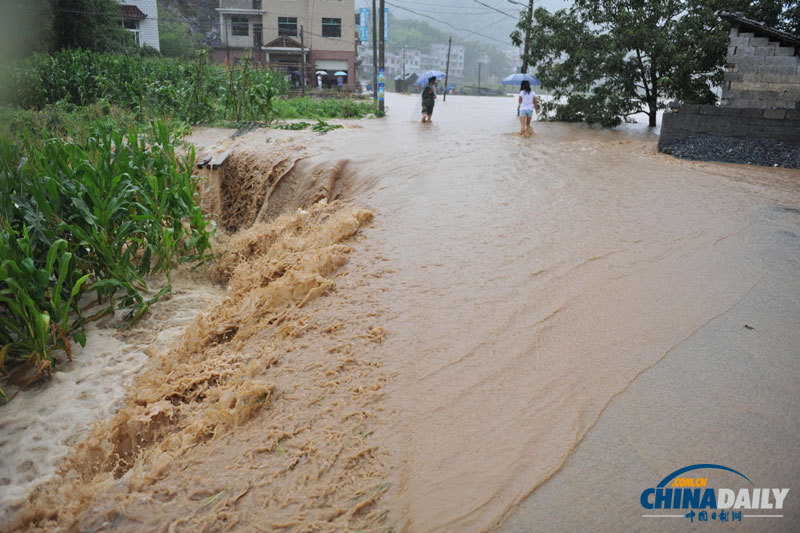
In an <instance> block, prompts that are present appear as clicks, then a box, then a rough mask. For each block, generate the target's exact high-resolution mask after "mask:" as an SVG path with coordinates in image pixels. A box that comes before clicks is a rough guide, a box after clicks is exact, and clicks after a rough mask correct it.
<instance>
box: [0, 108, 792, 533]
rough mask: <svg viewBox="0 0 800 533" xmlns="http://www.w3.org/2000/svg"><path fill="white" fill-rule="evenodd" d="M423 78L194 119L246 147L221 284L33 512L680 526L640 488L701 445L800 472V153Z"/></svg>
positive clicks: (236, 163)
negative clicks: (300, 105) (401, 88)
mask: <svg viewBox="0 0 800 533" xmlns="http://www.w3.org/2000/svg"><path fill="white" fill-rule="evenodd" d="M418 102H419V101H418V98H417V97H410V96H399V95H389V96H388V106H389V115H388V117H387V118H386V119H385V120H363V121H358V122H351V123H346V127H345V129H340V130H336V131H333V132H331V133H328V134H326V135H319V134H317V133H314V132H311V131H304V132H294V131H284V130H271V129H261V130H254V131H251V132H249V133H247V134H245V135H242V136H238V137H236V138H234V137H232V136H231V134H232V133H233V132H232V131H227V130H217V129H213V128H205V129H203V128H201V129H198V131H196V132H195V133H194V134H193V136H192V137H191V138H190V141H191V142H192V143H193V144H195V146H196V147H197V148H198V152H199V153H204V151H205V150H207V149H211V147H212V146H213V147H215V148H216V149H218V150H227V149H231V150H232V152H233V155H232V156H231V161H230V162H229V164H228V166H227V167H225V168H224V169H223V170H222V171H221V173H217V174H213V175H212V176H211V179H209V181H208V182H207V183H206V185H208V186H210V185H212V184H216V185H215V186H214V187H210V189H209V191H212V192H213V190H217V192H218V193H219V194H217V196H219V197H217V196H215V195H214V194H211V193H210V194H208V195H207V197H204V201H205V202H211V200H213V199H214V198H216V200H215V202H216V204H219V205H217V208H215V212H216V214H217V215H220V217H221V218H220V222H221V224H220V227H222V228H228V227H230V228H231V230H237V229H241V230H242V231H241V232H240V233H238V234H236V235H234V236H232V237H231V236H227V237H225V239H223V241H222V242H221V243H220V245H219V248H218V249H217V251H218V253H221V256H220V259H219V260H218V261H217V264H216V266H215V267H214V268H215V269H217V271H218V272H217V275H216V277H215V279H218V281H222V282H225V283H227V289H226V291H227V292H226V293H225V297H224V298H222V297H219V298H210V297H206V298H205V299H206V300H208V302H207V303H208V308H206V309H205V311H204V312H203V313H200V314H199V315H197V317H194V318H192V321H191V324H190V325H188V326H186V330H185V332H184V333H183V334H182V335H180V336H178V337H177V341H176V342H175V343H173V344H168V343H166V342H164V343H160V344H159V345H158V346H156V345H155V344H154V345H153V346H150V347H147V349H146V350H144V348H143V350H144V351H143V353H147V354H151V355H150V357H149V360H148V361H147V362H146V363H143V364H144V367H143V369H142V370H141V373H140V374H139V376H138V378H137V380H136V382H135V384H134V385H133V386H131V387H130V388H129V389H128V391H127V393H128V394H127V397H126V403H125V406H124V407H123V408H121V409H120V410H118V411H117V412H116V413H115V414H113V416H111V417H110V418H108V419H106V420H104V421H101V422H99V423H98V424H97V425H96V426H94V427H93V428H92V430H91V431H90V435H89V437H88V438H87V439H85V440H84V441H83V442H81V443H78V444H76V445H75V446H72V447H71V448H70V452H69V454H68V455H67V458H66V459H65V460H64V462H63V463H61V471H60V473H59V474H58V475H57V476H56V481H54V482H53V483H51V484H50V485H48V486H47V487H45V488H43V489H41V490H39V489H37V490H36V491H35V492H34V493H33V494H31V496H30V501H31V503H30V504H29V505H27V506H25V508H24V509H23V511H22V517H21V518H20V521H19V522H18V523H19V524H24V525H25V527H21V529H28V530H42V531H49V530H53V529H59V528H61V529H65V530H68V529H70V528H72V529H75V528H77V529H81V530H87V531H89V530H91V531H106V530H111V529H113V530H115V531H141V530H145V529H153V530H155V529H157V528H162V529H164V530H167V529H169V530H177V531H199V530H210V531H220V530H225V531H227V530H234V529H237V528H238V529H242V530H248V531H249V530H270V531H307V530H321V531H342V530H364V531H382V530H385V528H387V527H392V528H393V529H394V530H397V531H410V532H417V531H448V532H449V531H458V532H461V531H469V532H472V531H486V530H502V531H514V532H516V531H530V530H552V531H556V530H585V529H587V525H588V524H589V523H591V524H593V526H594V529H597V530H601V531H612V530H614V531H615V530H619V529H620V528H619V526H620V525H624V526H625V528H626V529H632V530H644V529H647V530H653V529H655V530H669V528H670V527H674V522H673V523H667V522H648V521H647V519H646V518H644V517H642V516H641V515H642V510H641V507H640V506H639V494H640V493H641V491H642V490H643V489H645V488H647V487H649V486H651V485H652V484H653V483H655V482H657V481H658V480H659V479H661V478H663V477H664V476H665V475H667V474H668V473H669V472H672V471H674V470H676V469H678V468H680V467H683V466H686V465H689V464H695V463H719V464H723V465H728V466H731V467H733V468H736V469H738V470H740V471H744V472H746V473H747V474H748V475H752V479H754V480H757V483H758V486H762V487H766V486H774V487H790V489H791V490H792V491H793V490H795V487H796V485H797V481H798V480H799V479H800V452H798V451H797V446H796V444H795V443H796V440H797V437H798V436H799V435H800V427H798V421H797V416H796V415H797V412H798V408H800V395H799V394H798V383H800V357H798V354H800V307H798V305H799V304H798V302H800V298H799V297H798V296H799V295H800V208H798V206H800V172H798V171H795V170H787V169H770V168H758V167H744V166H735V165H723V164H714V163H697V162H688V161H682V160H677V159H673V158H671V157H669V156H664V155H661V154H659V153H658V152H657V151H656V142H657V137H656V135H655V134H654V133H652V132H648V131H647V130H646V129H642V128H640V127H637V126H629V127H626V128H622V129H621V130H620V131H606V130H599V129H590V128H587V127H585V126H582V125H570V124H547V123H535V124H534V129H535V131H536V134H535V135H534V136H532V137H530V138H522V137H519V136H518V135H515V132H516V131H518V129H519V122H518V120H517V117H516V115H515V109H516V104H515V103H514V100H513V99H512V98H476V97H462V96H451V97H449V98H448V102H447V103H446V104H445V103H442V102H439V103H438V104H437V106H436V110H435V113H434V123H433V124H432V125H422V124H420V123H419V122H418V118H419V115H418V114H417V113H416V106H417V105H418ZM223 176H224V179H223ZM215 180H219V181H215ZM215 187H216V188H215ZM265 191H268V192H267V193H266V195H265ZM204 194H205V193H204ZM212 197H213V198H212ZM335 198H341V199H343V200H344V202H343V203H342V202H332V203H328V202H329V201H331V200H333V199H335ZM320 199H322V200H323V201H321V202H319V203H316V202H317V201H318V200H320ZM211 203H214V202H211ZM216 204H215V205H216ZM311 204H315V205H314V207H310V205H311ZM220 205H221V206H222V207H221V208H220V207H219V206H220ZM298 207H302V208H303V209H298ZM361 208H364V209H361ZM282 211H285V212H286V214H285V215H283V216H281V217H278V218H277V219H275V220H271V216H272V214H276V213H279V212H282ZM226 213H227V215H226ZM262 215H264V218H262ZM267 215H269V216H267ZM253 222H256V224H254V225H252V226H251V224H253ZM226 265H227V266H226ZM220 273H224V274H225V275H224V276H222V275H220ZM220 290H222V289H220ZM198 302H199V300H198ZM745 326H746V327H745ZM88 423H89V422H85V424H87V425H88ZM31 453H35V452H31ZM21 459H22V458H20V460H21ZM40 477H42V476H40ZM40 482H41V480H39V481H37V483H40ZM9 483H10V480H9ZM31 483H32V482H31ZM30 486H33V485H30ZM37 486H38V485H37ZM22 488H24V489H27V487H22ZM598 492H600V493H602V494H599V493H598ZM9 494H11V493H10V492H9ZM792 494H793V492H792V493H790V495H789V497H788V498H787V500H786V508H785V509H784V510H783V512H784V514H785V516H786V518H785V521H784V522H770V523H761V524H762V527H763V528H765V529H772V530H777V531H780V530H788V529H789V528H788V525H789V524H792V523H794V522H795V520H796V519H797V518H800V505H799V504H798V500H797V499H796V498H794V497H793V496H792ZM15 498H16V495H15ZM765 524H766V525H765ZM750 527H751V528H752V527H753V526H752V525H751V526H750Z"/></svg>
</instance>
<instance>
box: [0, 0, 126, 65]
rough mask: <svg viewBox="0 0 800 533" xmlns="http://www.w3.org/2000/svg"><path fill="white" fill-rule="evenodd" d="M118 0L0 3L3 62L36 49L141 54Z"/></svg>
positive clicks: (39, 0)
mask: <svg viewBox="0 0 800 533" xmlns="http://www.w3.org/2000/svg"><path fill="white" fill-rule="evenodd" d="M120 22H121V18H120V8H119V2H117V1H116V0H24V1H21V0H15V1H11V0H5V1H3V2H0V64H4V63H9V62H11V61H14V60H16V59H20V58H23V57H25V56H27V55H29V54H31V53H33V52H45V53H46V52H53V51H56V50H65V49H71V50H76V49H84V50H93V51H96V52H123V51H125V52H129V53H133V54H138V53H139V50H138V48H137V47H136V44H135V43H134V40H133V36H132V34H131V33H130V32H128V31H127V30H125V29H124V28H123V27H122V25H121V23H120Z"/></svg>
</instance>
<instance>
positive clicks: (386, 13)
mask: <svg viewBox="0 0 800 533" xmlns="http://www.w3.org/2000/svg"><path fill="white" fill-rule="evenodd" d="M383 11H384V17H383V21H384V28H383V37H384V38H383V42H385V43H388V42H389V8H388V7H387V8H385V9H384V10H383Z"/></svg>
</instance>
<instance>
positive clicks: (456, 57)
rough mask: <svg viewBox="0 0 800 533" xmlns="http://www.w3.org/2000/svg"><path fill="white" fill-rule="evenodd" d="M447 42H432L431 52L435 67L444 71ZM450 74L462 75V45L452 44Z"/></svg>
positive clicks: (459, 76)
mask: <svg viewBox="0 0 800 533" xmlns="http://www.w3.org/2000/svg"><path fill="white" fill-rule="evenodd" d="M447 47H448V45H447V44H441V43H440V44H432V45H431V54H430V55H432V56H433V57H434V58H435V65H436V66H435V67H434V68H435V69H436V70H441V71H442V72H444V71H445V70H446V69H447ZM450 76H451V77H453V78H463V77H464V47H463V46H459V45H453V47H452V48H451V49H450Z"/></svg>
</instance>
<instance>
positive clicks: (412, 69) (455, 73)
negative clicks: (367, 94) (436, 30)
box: [358, 43, 464, 79]
mask: <svg viewBox="0 0 800 533" xmlns="http://www.w3.org/2000/svg"><path fill="white" fill-rule="evenodd" d="M429 52H430V53H423V52H420V51H419V50H415V49H412V48H406V50H405V52H402V51H401V52H398V53H393V52H386V53H385V65H386V75H387V76H389V77H392V78H395V77H397V76H402V74H403V72H404V70H403V63H404V58H405V73H406V74H407V75H408V74H417V75H419V74H422V73H423V72H425V71H427V70H441V71H442V72H445V71H446V70H447V43H444V44H441V43H437V44H433V45H431V46H430V50H429ZM358 61H359V63H360V65H361V68H362V69H364V70H365V71H367V72H369V71H371V70H372V45H359V46H358ZM463 76H464V47H463V46H458V45H453V47H452V50H451V51H450V77H451V78H452V79H460V78H462V77H463Z"/></svg>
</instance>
